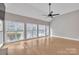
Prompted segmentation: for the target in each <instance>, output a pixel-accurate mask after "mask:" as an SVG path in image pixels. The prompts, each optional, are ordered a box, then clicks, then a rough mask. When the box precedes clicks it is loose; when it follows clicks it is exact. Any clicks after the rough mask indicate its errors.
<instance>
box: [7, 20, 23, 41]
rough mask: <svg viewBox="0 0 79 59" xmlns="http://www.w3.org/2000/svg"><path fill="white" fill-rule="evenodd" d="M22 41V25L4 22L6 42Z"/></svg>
mask: <svg viewBox="0 0 79 59" xmlns="http://www.w3.org/2000/svg"><path fill="white" fill-rule="evenodd" d="M22 39H24V24H23V23H19V22H13V21H6V42H13V41H17V40H22Z"/></svg>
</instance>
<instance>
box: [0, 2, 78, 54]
mask: <svg viewBox="0 0 79 59" xmlns="http://www.w3.org/2000/svg"><path fill="white" fill-rule="evenodd" d="M78 54H79V3H0V55H78Z"/></svg>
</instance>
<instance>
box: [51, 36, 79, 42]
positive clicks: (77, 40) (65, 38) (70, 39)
mask: <svg viewBox="0 0 79 59" xmlns="http://www.w3.org/2000/svg"><path fill="white" fill-rule="evenodd" d="M52 37H59V38H64V39H68V40H74V41H79V39H76V38H70V37H65V36H57V35H52Z"/></svg>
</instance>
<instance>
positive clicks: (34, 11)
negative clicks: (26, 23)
mask: <svg viewBox="0 0 79 59" xmlns="http://www.w3.org/2000/svg"><path fill="white" fill-rule="evenodd" d="M5 5H6V12H10V13H14V14H18V15H22V16H28V17H33V18H37V19H40V20H44V21H50V20H51V19H50V18H47V17H45V16H43V15H47V14H48V3H5ZM78 9H79V3H52V10H53V11H54V13H59V14H60V15H62V14H65V13H68V12H71V11H75V10H78Z"/></svg>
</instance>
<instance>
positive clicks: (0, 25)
mask: <svg viewBox="0 0 79 59" xmlns="http://www.w3.org/2000/svg"><path fill="white" fill-rule="evenodd" d="M2 43H3V22H2V20H0V44H2Z"/></svg>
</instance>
